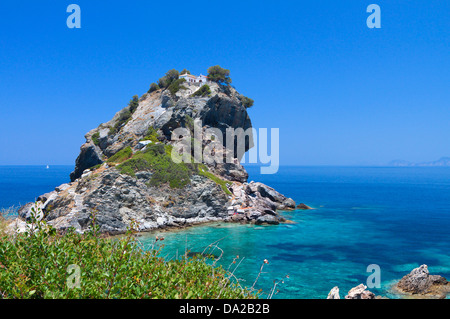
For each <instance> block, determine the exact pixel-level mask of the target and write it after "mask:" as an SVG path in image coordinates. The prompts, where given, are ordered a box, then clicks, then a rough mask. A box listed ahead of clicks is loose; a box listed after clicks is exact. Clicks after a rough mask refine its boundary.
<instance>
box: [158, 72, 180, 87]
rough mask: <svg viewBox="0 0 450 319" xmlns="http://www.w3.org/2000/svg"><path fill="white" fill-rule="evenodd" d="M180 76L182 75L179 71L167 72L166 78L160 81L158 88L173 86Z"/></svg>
mask: <svg viewBox="0 0 450 319" xmlns="http://www.w3.org/2000/svg"><path fill="white" fill-rule="evenodd" d="M179 76H180V73H179V72H178V71H177V70H175V69H172V70H169V71H167V73H166V75H165V76H163V77H162V78H160V79H159V80H158V86H159V87H160V88H168V87H169V86H170V85H171V84H172V82H174V81H176V80H178V78H179Z"/></svg>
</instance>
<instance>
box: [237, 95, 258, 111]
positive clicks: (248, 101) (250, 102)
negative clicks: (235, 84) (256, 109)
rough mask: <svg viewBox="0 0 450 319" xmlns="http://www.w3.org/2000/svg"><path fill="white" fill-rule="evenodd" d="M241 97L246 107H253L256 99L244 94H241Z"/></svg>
mask: <svg viewBox="0 0 450 319" xmlns="http://www.w3.org/2000/svg"><path fill="white" fill-rule="evenodd" d="M239 99H240V100H241V102H242V105H243V106H244V107H245V108H246V109H248V108H249V107H252V106H253V103H254V102H255V101H253V100H252V99H251V98H248V97H246V96H243V95H241V96H240V97H239Z"/></svg>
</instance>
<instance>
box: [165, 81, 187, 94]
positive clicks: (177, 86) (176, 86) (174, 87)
mask: <svg viewBox="0 0 450 319" xmlns="http://www.w3.org/2000/svg"><path fill="white" fill-rule="evenodd" d="M184 82H186V79H178V80H175V81H173V82H172V83H171V84H170V85H169V87H168V90H169V91H170V93H172V95H175V93H177V92H178V91H179V90H181V89H186V87H185V86H184V85H182V84H183V83H184Z"/></svg>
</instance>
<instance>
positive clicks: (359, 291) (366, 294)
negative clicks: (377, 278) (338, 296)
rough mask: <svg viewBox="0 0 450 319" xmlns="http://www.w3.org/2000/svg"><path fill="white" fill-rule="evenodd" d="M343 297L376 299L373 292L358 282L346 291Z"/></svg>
mask: <svg viewBox="0 0 450 319" xmlns="http://www.w3.org/2000/svg"><path fill="white" fill-rule="evenodd" d="M345 299H376V297H375V294H374V293H373V292H371V291H369V290H367V286H365V285H364V284H360V285H358V286H356V287H354V288H352V289H350V291H349V292H348V294H347V296H345Z"/></svg>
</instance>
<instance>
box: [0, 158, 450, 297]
mask: <svg viewBox="0 0 450 319" xmlns="http://www.w3.org/2000/svg"><path fill="white" fill-rule="evenodd" d="M246 169H247V171H248V172H249V181H251V180H254V181H259V182H263V183H265V184H267V185H269V186H271V187H273V188H275V189H276V190H278V191H279V192H281V193H283V194H285V195H286V196H288V197H291V198H292V199H294V200H295V201H296V203H305V204H307V205H309V206H311V207H313V208H314V209H312V210H294V211H286V212H281V214H282V215H283V216H284V217H285V218H286V219H287V220H290V221H291V222H290V223H283V224H280V225H276V226H274V225H272V226H257V225H241V224H234V223H224V222H220V223H211V224H207V225H202V226H193V227H189V228H186V229H183V230H175V231H154V232H149V233H145V234H143V235H142V236H140V237H139V241H140V242H141V244H142V245H143V247H144V248H145V249H152V248H155V247H154V243H155V238H156V236H158V237H164V240H163V241H158V243H161V244H162V246H161V247H160V249H161V252H160V254H161V255H162V256H164V257H165V258H166V259H167V260H171V259H175V258H182V256H184V255H185V254H186V253H190V254H192V253H194V254H195V253H208V254H211V256H213V257H212V258H213V259H211V260H210V261H209V262H211V263H212V262H214V261H215V259H217V261H216V265H217V266H221V267H223V268H224V269H227V270H230V271H232V272H233V274H234V276H235V277H236V278H238V280H239V283H240V284H241V285H243V286H247V287H252V286H254V288H255V289H257V290H259V291H260V297H261V298H274V299H281V298H283V299H297V298H301V299H317V298H318V299H322V298H326V297H327V295H328V293H329V291H330V290H331V289H332V288H333V287H335V286H338V287H339V290H340V295H341V298H343V297H344V296H345V295H346V294H347V292H348V291H349V290H350V289H351V288H353V287H355V286H357V285H359V284H365V285H367V286H368V287H369V290H371V291H372V292H374V293H375V294H376V295H381V296H385V297H388V298H398V297H399V296H397V295H395V294H392V292H391V287H392V285H393V284H394V283H395V282H396V281H397V280H399V279H401V278H402V277H403V276H404V275H406V274H407V273H409V272H410V271H411V270H412V269H413V268H415V267H418V266H420V265H422V264H426V265H428V268H429V270H430V273H432V274H440V275H442V276H444V277H446V278H450V168H449V167H329V166H324V167H319V166H312V167H305V166H302V167H297V166H282V167H280V169H279V171H278V173H277V174H274V175H262V174H260V169H259V167H256V166H249V167H246ZM72 170H73V166H50V167H49V168H48V169H47V168H46V167H45V166H0V207H1V208H3V209H5V208H9V207H11V206H15V207H16V208H17V207H18V206H19V205H20V204H24V203H26V202H30V201H33V200H35V199H36V197H37V196H39V195H41V194H43V193H46V192H49V191H52V190H53V189H54V187H55V186H59V185H60V184H62V183H66V182H68V181H69V173H70V172H71V171H72ZM214 256H215V257H214ZM214 258H215V259H214ZM264 261H266V262H264Z"/></svg>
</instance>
